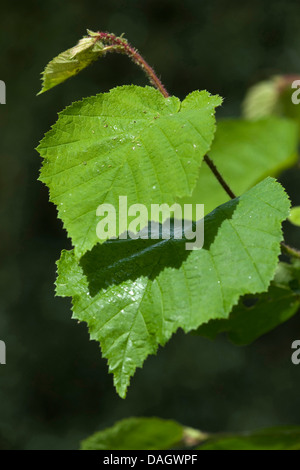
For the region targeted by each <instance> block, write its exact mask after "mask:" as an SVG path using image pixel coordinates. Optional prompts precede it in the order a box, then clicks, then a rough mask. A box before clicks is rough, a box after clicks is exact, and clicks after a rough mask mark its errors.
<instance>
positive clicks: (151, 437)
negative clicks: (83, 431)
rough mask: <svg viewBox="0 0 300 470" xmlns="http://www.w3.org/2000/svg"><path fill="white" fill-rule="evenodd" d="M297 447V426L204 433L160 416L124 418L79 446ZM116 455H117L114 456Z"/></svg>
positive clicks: (299, 428)
mask: <svg viewBox="0 0 300 470" xmlns="http://www.w3.org/2000/svg"><path fill="white" fill-rule="evenodd" d="M195 446H198V447H197V448H196V450H300V426H280V427H274V428H269V429H262V430H259V431H254V432H248V433H239V434H207V433H203V432H202V431H199V430H197V429H193V428H188V427H184V426H182V425H181V424H178V423H177V422H176V421H171V420H166V419H160V418H127V419H124V420H122V421H118V422H117V423H115V424H114V425H113V426H112V427H110V428H107V429H104V430H103V431H99V432H96V433H95V434H93V435H92V436H90V437H88V438H87V439H85V440H84V441H82V442H81V450H167V449H170V450H171V449H178V448H181V449H184V448H188V449H190V448H195ZM116 457H118V456H116Z"/></svg>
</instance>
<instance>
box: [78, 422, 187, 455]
mask: <svg viewBox="0 0 300 470" xmlns="http://www.w3.org/2000/svg"><path fill="white" fill-rule="evenodd" d="M183 433H184V428H183V427H182V426H181V425H180V424H178V423H176V422H175V421H171V420H163V419H159V418H128V419H124V420H122V421H118V422H117V423H115V424H114V425H113V426H112V427H111V428H108V429H105V430H103V431H100V432H96V433H95V434H93V435H92V436H90V437H89V438H87V439H85V440H84V441H83V442H82V443H81V450H155V449H161V450H163V449H170V448H172V447H175V446H176V445H178V444H179V443H180V441H181V440H182V438H183Z"/></svg>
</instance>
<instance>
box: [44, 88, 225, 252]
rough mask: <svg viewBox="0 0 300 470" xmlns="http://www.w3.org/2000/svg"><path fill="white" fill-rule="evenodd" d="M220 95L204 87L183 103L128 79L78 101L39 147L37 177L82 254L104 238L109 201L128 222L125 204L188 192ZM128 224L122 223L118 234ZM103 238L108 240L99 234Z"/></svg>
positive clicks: (211, 132)
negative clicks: (101, 211) (103, 208)
mask: <svg viewBox="0 0 300 470" xmlns="http://www.w3.org/2000/svg"><path fill="white" fill-rule="evenodd" d="M220 104H221V98H220V97H218V96H211V95H210V94H209V93H207V92H206V91H202V92H198V91H196V92H193V93H191V94H190V95H189V96H188V97H187V98H186V99H185V100H184V101H183V102H182V103H181V102H180V101H179V99H178V98H176V97H171V98H167V99H166V98H164V97H163V96H162V95H161V94H160V93H159V91H157V90H155V89H154V88H151V87H145V88H142V87H137V86H124V87H118V88H115V89H113V90H112V91H110V92H109V93H103V94H99V95H97V96H96V97H92V98H86V99H84V100H83V101H81V102H77V103H74V104H73V105H71V106H70V107H68V108H66V109H65V110H64V111H63V112H62V113H60V114H59V119H58V121H57V123H56V124H55V125H54V126H53V128H52V130H51V131H49V132H48V133H47V134H46V136H45V138H44V139H43V140H42V142H41V144H40V145H39V147H38V151H39V152H40V154H41V156H42V157H43V159H44V161H43V167H42V170H41V176H40V179H41V181H43V182H44V183H45V184H46V185H47V186H48V187H49V189H50V199H51V201H52V202H54V203H55V204H56V205H57V207H58V214H59V217H60V218H61V219H62V221H63V223H64V226H65V228H66V230H67V232H68V234H69V236H70V237H71V239H72V242H73V245H74V246H75V251H76V254H77V255H82V254H83V253H85V252H86V251H87V250H89V249H91V248H92V247H93V246H94V245H95V244H97V243H99V238H98V237H97V234H96V226H97V223H98V222H99V217H98V216H97V215H96V210H97V207H98V206H99V205H100V204H112V205H113V206H114V208H116V215H117V220H118V219H119V220H120V223H121V225H122V226H123V227H124V226H125V230H127V228H128V227H127V222H126V216H125V212H126V211H122V210H121V211H119V209H118V208H119V196H122V195H124V196H127V198H128V206H129V205H131V204H137V203H142V204H144V205H145V206H146V208H147V210H150V206H151V204H154V203H157V204H162V203H167V204H172V203H173V202H175V199H176V197H182V196H184V195H189V194H191V193H192V190H193V188H194V186H195V184H196V180H197V178H198V169H199V166H200V165H201V162H202V159H203V156H204V155H205V153H206V152H207V151H208V150H209V148H210V145H211V142H212V140H213V136H214V131H215V118H214V110H215V107H216V106H218V105H220ZM123 231H124V228H123V229H120V230H118V225H117V233H116V236H118V235H119V234H120V233H122V232H123ZM101 241H104V240H101Z"/></svg>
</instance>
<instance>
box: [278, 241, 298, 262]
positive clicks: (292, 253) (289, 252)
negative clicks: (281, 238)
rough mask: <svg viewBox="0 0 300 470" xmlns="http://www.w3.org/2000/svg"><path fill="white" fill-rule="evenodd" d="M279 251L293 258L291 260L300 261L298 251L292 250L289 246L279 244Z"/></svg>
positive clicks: (282, 243)
mask: <svg viewBox="0 0 300 470" xmlns="http://www.w3.org/2000/svg"><path fill="white" fill-rule="evenodd" d="M281 251H282V252H283V253H285V254H286V255H289V256H293V258H298V259H300V251H299V250H296V248H292V247H291V246H289V245H286V243H284V242H281Z"/></svg>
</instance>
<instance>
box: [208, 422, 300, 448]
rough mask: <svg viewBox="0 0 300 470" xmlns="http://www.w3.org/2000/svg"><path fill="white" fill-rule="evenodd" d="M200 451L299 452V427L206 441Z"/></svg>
mask: <svg viewBox="0 0 300 470" xmlns="http://www.w3.org/2000/svg"><path fill="white" fill-rule="evenodd" d="M199 449H200V450H300V426H289V427H287V426H281V427H276V428H270V429H263V430H261V431H256V432H252V433H245V434H244V435H243V434H240V435H239V434H236V435H234V434H233V435H227V436H226V435H225V436H221V437H215V438H213V439H212V440H208V441H206V442H205V443H204V444H203V445H202V446H200V447H199Z"/></svg>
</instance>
